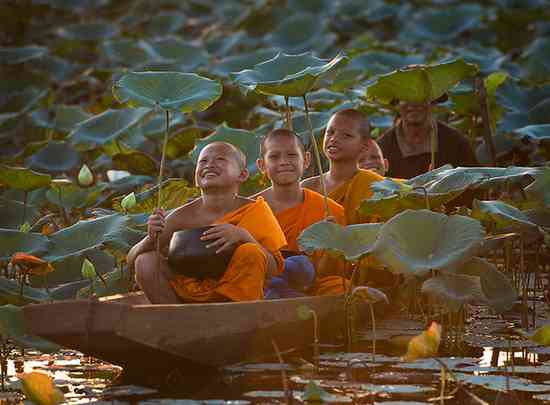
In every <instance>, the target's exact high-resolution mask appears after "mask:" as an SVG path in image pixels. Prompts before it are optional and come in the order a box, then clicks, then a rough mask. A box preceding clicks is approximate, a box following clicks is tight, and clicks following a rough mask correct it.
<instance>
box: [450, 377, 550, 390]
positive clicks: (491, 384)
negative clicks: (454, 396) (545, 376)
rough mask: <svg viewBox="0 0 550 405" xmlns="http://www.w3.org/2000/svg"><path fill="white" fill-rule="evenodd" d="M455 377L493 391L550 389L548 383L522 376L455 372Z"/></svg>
mask: <svg viewBox="0 0 550 405" xmlns="http://www.w3.org/2000/svg"><path fill="white" fill-rule="evenodd" d="M454 375H455V377H456V378H457V379H459V380H460V381H461V382H464V383H467V384H472V385H477V386H482V387H483V388H485V389H488V390H493V391H502V392H508V391H512V390H513V391H521V392H546V391H550V389H549V386H548V385H546V384H535V383H534V382H533V381H532V380H530V379H527V378H520V377H514V376H510V375H508V376H505V375H486V374H483V375H472V374H463V373H454Z"/></svg>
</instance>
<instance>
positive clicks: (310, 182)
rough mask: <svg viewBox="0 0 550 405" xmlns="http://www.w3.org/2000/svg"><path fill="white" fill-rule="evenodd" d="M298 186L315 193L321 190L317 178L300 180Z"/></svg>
mask: <svg viewBox="0 0 550 405" xmlns="http://www.w3.org/2000/svg"><path fill="white" fill-rule="evenodd" d="M300 185H301V186H302V187H304V188H309V189H310V190H313V191H317V192H319V190H320V189H321V185H320V182H319V176H313V177H308V178H307V179H304V180H302V182H301V183H300Z"/></svg>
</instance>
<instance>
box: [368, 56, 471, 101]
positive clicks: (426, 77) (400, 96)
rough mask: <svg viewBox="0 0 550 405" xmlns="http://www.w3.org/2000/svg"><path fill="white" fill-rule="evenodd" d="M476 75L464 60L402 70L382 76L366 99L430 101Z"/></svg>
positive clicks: (372, 86) (369, 91) (371, 87)
mask: <svg viewBox="0 0 550 405" xmlns="http://www.w3.org/2000/svg"><path fill="white" fill-rule="evenodd" d="M476 73H477V67H476V66H475V65H472V64H469V63H466V62H464V60H463V59H457V60H454V61H451V62H444V63H439V64H436V65H427V66H419V67H412V68H408V69H400V70H396V71H394V72H391V73H388V74H385V75H382V76H379V77H378V78H377V79H376V80H375V81H374V83H372V84H371V85H369V86H368V87H367V96H368V98H369V99H376V100H379V101H381V102H391V101H393V100H403V101H410V102H417V103H419V102H428V101H432V100H435V99H437V98H438V97H440V96H442V95H443V94H444V93H446V92H447V91H449V90H450V89H451V88H452V87H453V86H455V85H456V84H457V83H458V82H460V81H461V80H463V79H466V78H468V77H472V76H474V75H475V74H476Z"/></svg>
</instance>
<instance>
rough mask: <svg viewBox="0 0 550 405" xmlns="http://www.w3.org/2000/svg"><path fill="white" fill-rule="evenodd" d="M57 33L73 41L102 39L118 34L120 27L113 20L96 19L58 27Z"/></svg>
mask: <svg viewBox="0 0 550 405" xmlns="http://www.w3.org/2000/svg"><path fill="white" fill-rule="evenodd" d="M57 34H58V35H59V36H60V37H62V38H65V39H69V40H73V41H100V40H104V39H109V38H112V37H114V36H116V35H117V34H118V27H117V26H116V25H115V24H113V23H112V22H103V21H99V20H96V21H94V22H89V23H79V24H71V25H67V26H65V27H61V28H58V29H57Z"/></svg>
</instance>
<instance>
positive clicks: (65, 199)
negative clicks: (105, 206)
mask: <svg viewBox="0 0 550 405" xmlns="http://www.w3.org/2000/svg"><path fill="white" fill-rule="evenodd" d="M104 189H105V185H104V184H101V185H95V186H92V187H79V186H78V185H76V184H73V183H70V182H56V181H54V182H52V186H51V188H50V189H49V190H48V191H47V192H46V198H47V199H48V201H49V202H51V203H52V204H55V205H57V206H59V207H64V208H67V209H69V210H70V209H73V208H86V207H92V206H94V205H96V203H97V202H98V199H99V197H100V195H101V193H102V192H103V190H104Z"/></svg>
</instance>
